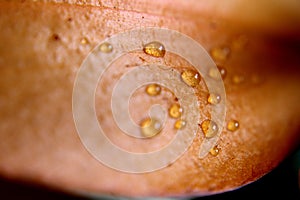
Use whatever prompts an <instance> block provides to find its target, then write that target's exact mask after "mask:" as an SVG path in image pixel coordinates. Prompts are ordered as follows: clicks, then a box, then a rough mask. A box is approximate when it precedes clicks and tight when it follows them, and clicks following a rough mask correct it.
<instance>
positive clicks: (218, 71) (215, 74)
mask: <svg viewBox="0 0 300 200" xmlns="http://www.w3.org/2000/svg"><path fill="white" fill-rule="evenodd" d="M226 74H227V71H226V69H225V68H223V67H220V66H218V67H217V68H211V69H210V70H209V72H208V75H209V76H210V77H211V78H214V79H216V80H218V79H219V78H220V75H221V78H222V79H224V78H225V77H226Z"/></svg>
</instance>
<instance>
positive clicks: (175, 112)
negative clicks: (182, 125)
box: [169, 103, 183, 118]
mask: <svg viewBox="0 0 300 200" xmlns="http://www.w3.org/2000/svg"><path fill="white" fill-rule="evenodd" d="M182 112H183V109H182V108H181V107H180V105H179V104H177V103H175V104H173V105H172V106H171V107H170V108H169V115H170V117H172V118H179V117H181V114H182Z"/></svg>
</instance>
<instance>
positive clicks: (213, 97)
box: [207, 93, 221, 105]
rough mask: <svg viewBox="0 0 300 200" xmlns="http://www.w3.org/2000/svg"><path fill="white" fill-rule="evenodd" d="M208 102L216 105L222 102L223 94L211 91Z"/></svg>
mask: <svg viewBox="0 0 300 200" xmlns="http://www.w3.org/2000/svg"><path fill="white" fill-rule="evenodd" d="M207 102H208V103H210V104H213V105H216V104H218V103H220V102H221V96H220V95H218V94H214V93H211V94H209V95H208V97H207Z"/></svg>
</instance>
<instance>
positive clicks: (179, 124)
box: [174, 119, 186, 129]
mask: <svg viewBox="0 0 300 200" xmlns="http://www.w3.org/2000/svg"><path fill="white" fill-rule="evenodd" d="M185 125H186V121H184V120H181V119H179V120H177V121H176V122H175V124H174V128H175V129H182V128H183V127H185Z"/></svg>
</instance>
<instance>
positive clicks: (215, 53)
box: [210, 47, 230, 62]
mask: <svg viewBox="0 0 300 200" xmlns="http://www.w3.org/2000/svg"><path fill="white" fill-rule="evenodd" d="M210 54H211V56H212V58H213V59H214V60H215V61H219V62H224V61H226V60H227V59H228V57H229V54H230V48H229V47H215V48H212V49H211V51H210Z"/></svg>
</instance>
